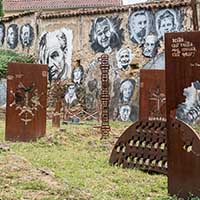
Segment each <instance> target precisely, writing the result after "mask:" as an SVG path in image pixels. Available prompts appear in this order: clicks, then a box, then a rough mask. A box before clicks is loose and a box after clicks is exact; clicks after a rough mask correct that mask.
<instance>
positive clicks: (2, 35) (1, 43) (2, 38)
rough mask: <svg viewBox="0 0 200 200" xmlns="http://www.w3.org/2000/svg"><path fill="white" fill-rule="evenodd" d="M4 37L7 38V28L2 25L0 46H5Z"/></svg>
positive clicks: (0, 28)
mask: <svg viewBox="0 0 200 200" xmlns="http://www.w3.org/2000/svg"><path fill="white" fill-rule="evenodd" d="M4 36H5V27H4V25H3V24H0V46H2V45H3V42H4Z"/></svg>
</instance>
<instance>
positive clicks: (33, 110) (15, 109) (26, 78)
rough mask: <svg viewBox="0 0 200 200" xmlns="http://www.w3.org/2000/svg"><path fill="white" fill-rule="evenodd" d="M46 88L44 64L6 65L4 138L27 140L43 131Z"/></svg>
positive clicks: (34, 137)
mask: <svg viewBox="0 0 200 200" xmlns="http://www.w3.org/2000/svg"><path fill="white" fill-rule="evenodd" d="M46 91H47V66H46V65H36V64H23V63H10V64H9V65H8V75H7V106H6V140H11V141H30V140H36V139H37V138H38V137H41V136H43V135H44V134H45V131H46V96H47V95H46Z"/></svg>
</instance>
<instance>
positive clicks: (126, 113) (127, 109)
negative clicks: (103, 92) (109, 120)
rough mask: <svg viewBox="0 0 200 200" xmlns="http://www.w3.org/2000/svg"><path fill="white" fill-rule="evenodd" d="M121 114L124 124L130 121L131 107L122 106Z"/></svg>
mask: <svg viewBox="0 0 200 200" xmlns="http://www.w3.org/2000/svg"><path fill="white" fill-rule="evenodd" d="M119 114H120V119H121V120H122V121H123V122H126V121H128V120H129V119H130V114H131V107H130V106H129V105H124V106H121V108H120V110H119Z"/></svg>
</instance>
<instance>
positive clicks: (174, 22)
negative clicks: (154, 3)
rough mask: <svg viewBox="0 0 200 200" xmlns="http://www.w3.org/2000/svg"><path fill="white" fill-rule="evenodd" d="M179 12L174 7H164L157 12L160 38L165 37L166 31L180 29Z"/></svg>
mask: <svg viewBox="0 0 200 200" xmlns="http://www.w3.org/2000/svg"><path fill="white" fill-rule="evenodd" d="M179 24H180V22H179V21H178V19H177V12H176V11H175V10H174V9H163V10H159V11H158V12H157V13H156V31H157V35H158V38H163V37H164V34H165V33H169V32H175V31H178V30H179V29H180V26H179Z"/></svg>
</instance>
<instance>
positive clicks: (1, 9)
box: [0, 0, 3, 16]
mask: <svg viewBox="0 0 200 200" xmlns="http://www.w3.org/2000/svg"><path fill="white" fill-rule="evenodd" d="M2 1H3V0H0V16H3V2H2Z"/></svg>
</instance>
